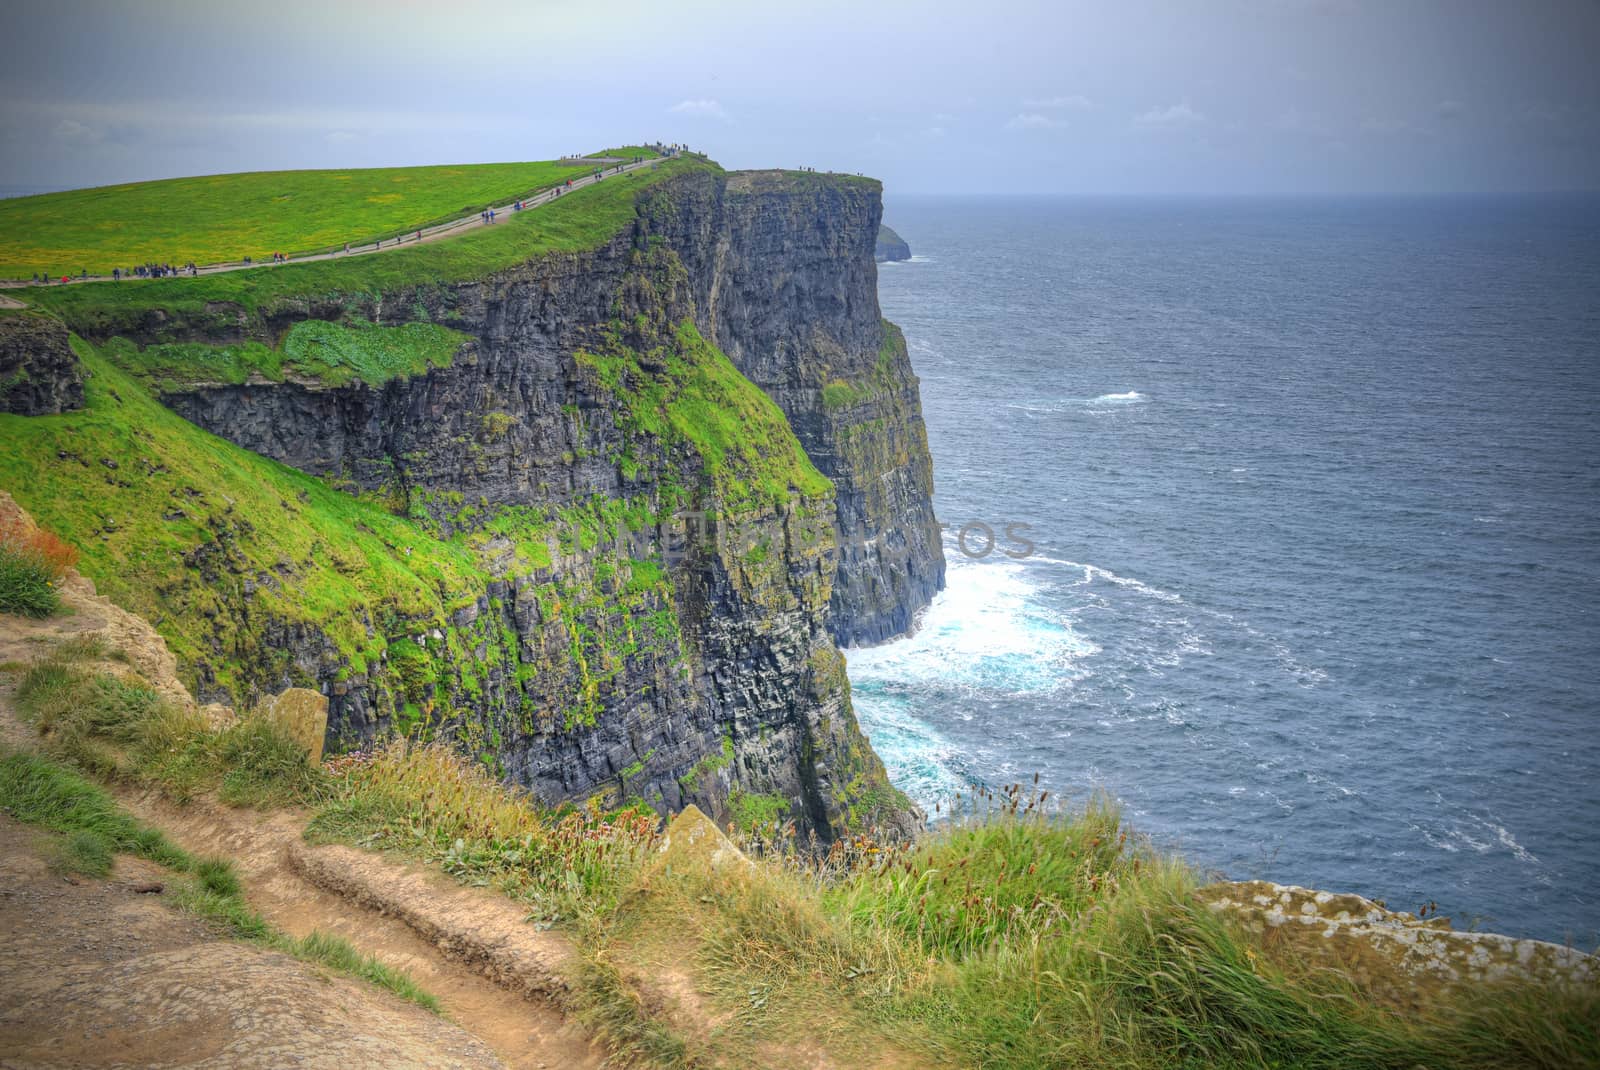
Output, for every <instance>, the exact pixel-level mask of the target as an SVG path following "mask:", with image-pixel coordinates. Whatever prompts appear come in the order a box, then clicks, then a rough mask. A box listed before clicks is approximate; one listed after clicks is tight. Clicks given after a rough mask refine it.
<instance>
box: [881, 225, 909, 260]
mask: <svg viewBox="0 0 1600 1070" xmlns="http://www.w3.org/2000/svg"><path fill="white" fill-rule="evenodd" d="M873 257H874V259H876V260H877V261H878V263H880V264H881V263H884V262H885V261H888V260H910V259H911V246H909V245H907V244H906V240H905V239H904V238H902V237H901V236H900V235H898V234H896V233H895V232H894V231H893V230H891V229H889V228H888V227H886V226H882V225H880V226H879V227H878V245H877V248H876V249H875V250H874V251H873Z"/></svg>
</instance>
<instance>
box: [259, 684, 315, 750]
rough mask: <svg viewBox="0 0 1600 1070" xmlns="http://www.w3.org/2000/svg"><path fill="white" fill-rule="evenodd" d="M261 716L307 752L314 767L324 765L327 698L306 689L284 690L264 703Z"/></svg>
mask: <svg viewBox="0 0 1600 1070" xmlns="http://www.w3.org/2000/svg"><path fill="white" fill-rule="evenodd" d="M259 712H260V713H261V715H262V716H264V717H266V718H267V719H268V720H270V721H272V722H273V723H274V724H276V725H277V726H278V727H279V728H281V729H283V731H284V732H285V733H286V734H287V735H288V736H289V738H290V739H292V740H294V741H295V742H296V743H298V744H299V745H300V746H301V747H302V748H304V750H305V752H306V757H307V758H308V759H310V761H311V764H312V765H316V764H317V763H318V762H320V761H322V745H323V740H324V739H325V738H326V737H327V734H328V699H327V697H326V696H325V695H323V694H322V693H321V692H318V691H312V690H311V689H310V688H305V687H290V688H285V689H284V691H283V693H282V694H280V695H275V696H273V697H272V698H269V699H267V701H265V702H263V703H262V704H261V708H260V710H259Z"/></svg>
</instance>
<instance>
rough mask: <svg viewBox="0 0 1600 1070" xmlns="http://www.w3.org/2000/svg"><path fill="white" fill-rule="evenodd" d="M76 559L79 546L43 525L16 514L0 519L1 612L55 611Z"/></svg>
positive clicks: (46, 613) (45, 613) (28, 614)
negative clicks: (62, 583)
mask: <svg viewBox="0 0 1600 1070" xmlns="http://www.w3.org/2000/svg"><path fill="white" fill-rule="evenodd" d="M77 561H78V551H77V550H75V549H74V548H73V547H72V546H70V545H68V544H67V543H65V542H63V541H61V540H60V539H59V538H57V537H56V536H55V535H52V534H51V533H50V532H48V531H46V530H44V529H43V528H36V527H30V526H28V525H25V524H23V523H22V521H21V520H20V519H17V518H13V519H11V520H9V521H0V613H16V614H18V615H20V616H24V617H48V616H50V615H51V614H52V613H55V612H56V611H57V610H59V609H60V608H61V595H60V593H59V591H58V588H59V587H60V584H61V580H62V577H64V576H65V575H66V572H67V569H69V568H71V567H72V566H73V565H74V564H76V563H77Z"/></svg>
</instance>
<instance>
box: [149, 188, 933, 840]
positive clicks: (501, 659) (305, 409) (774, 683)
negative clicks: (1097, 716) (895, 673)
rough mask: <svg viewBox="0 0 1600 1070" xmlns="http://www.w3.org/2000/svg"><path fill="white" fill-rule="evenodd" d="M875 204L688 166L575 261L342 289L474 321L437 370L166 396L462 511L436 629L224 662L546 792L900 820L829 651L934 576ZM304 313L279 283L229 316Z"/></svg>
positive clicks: (219, 557) (454, 322) (384, 492)
mask: <svg viewBox="0 0 1600 1070" xmlns="http://www.w3.org/2000/svg"><path fill="white" fill-rule="evenodd" d="M880 211H881V209H880V201H879V189H878V186H877V184H876V183H873V182H869V181H865V180H859V179H829V180H824V179H822V178H821V177H820V176H811V177H810V178H809V179H801V178H797V177H796V176H791V175H784V174H779V173H754V174H748V175H737V174H736V175H732V176H722V175H719V174H714V173H699V174H695V175H690V176H687V177H684V178H681V179H677V180H674V181H671V182H668V183H663V184H662V185H661V186H659V187H656V188H654V189H653V190H651V191H650V192H648V193H647V194H646V195H645V196H644V197H642V198H641V201H640V203H639V206H638V212H637V217H636V219H635V222H634V223H633V225H632V226H631V227H629V228H628V229H627V230H625V231H624V232H622V233H619V234H618V235H617V236H616V238H614V239H613V240H612V241H610V242H608V243H606V244H604V245H602V246H601V247H599V248H596V249H594V250H592V251H589V252H586V253H581V254H563V255H553V256H545V257H540V258H538V259H535V260H531V261H529V262H527V263H525V264H522V265H520V266H518V267H516V268H513V269H510V270H507V271H502V272H499V273H496V274H494V275H493V276H491V277H487V278H483V279H478V280H474V281H472V282H467V283H461V284H456V285H451V286H436V285H435V286H419V287H414V288H411V289H408V290H405V291H404V292H398V293H388V294H385V295H383V296H382V298H381V299H369V302H370V303H369V305H367V306H365V307H363V306H362V305H361V304H360V303H359V301H355V302H352V301H351V300H350V299H342V304H341V305H340V307H339V310H340V312H342V313H343V314H347V315H348V314H352V313H354V314H358V315H365V316H367V317H368V318H370V319H371V320H373V321H375V322H383V323H384V324H386V325H389V324H393V323H395V322H399V321H405V320H408V319H427V320H430V321H432V322H436V323H441V324H444V325H447V326H449V327H452V328H454V329H457V330H460V331H463V332H465V333H467V334H469V335H471V336H472V339H473V340H472V341H471V342H470V343H469V344H468V345H467V346H466V347H465V348H464V349H463V350H462V351H461V352H460V353H458V354H457V355H456V357H455V359H454V360H453V361H452V363H451V366H450V367H448V368H440V369H434V370H432V371H429V372H427V373H426V374H423V375H418V376H414V377H412V378H409V379H397V380H391V381H389V382H386V383H384V384H381V385H379V386H368V385H365V384H361V383H352V384H347V385H344V386H340V387H326V386H324V385H321V384H319V383H316V382H309V381H302V382H292V381H291V382H285V383H265V382H262V383H255V384H246V385H240V386H211V387H193V388H186V389H184V390H182V391H181V392H179V393H175V394H172V395H169V396H168V397H167V398H166V399H165V400H166V401H167V403H168V404H169V405H170V406H171V407H173V408H174V409H176V410H177V411H178V412H179V413H181V414H182V415H184V416H186V417H187V418H188V419H190V420H192V421H194V422H195V423H197V424H199V425H200V426H202V427H204V428H206V429H208V430H211V431H213V432H215V433H217V434H219V435H222V436H224V437H226V438H229V439H231V440H232V441H234V442H236V443H238V444H239V445H242V446H244V447H247V448H249V449H252V450H255V451H257V452H259V453H263V454H265V455H267V456H270V457H273V458H275V459H278V460H281V461H284V462H286V463H288V464H291V465H294V466H295V467H297V468H300V469H302V470H304V471H307V472H310V473H313V474H316V475H319V476H324V477H327V478H329V479H330V480H332V481H335V482H336V483H341V484H343V485H345V486H347V487H349V488H350V489H351V490H354V491H357V492H361V493H364V494H367V495H369V496H373V497H376V498H380V499H382V500H386V501H391V502H393V503H395V505H396V507H397V508H398V509H400V510H403V511H405V512H407V513H409V514H410V515H412V516H415V517H419V518H422V519H423V521H424V522H425V523H427V524H430V525H434V526H436V527H437V530H438V531H439V532H440V533H441V534H443V535H450V534H453V533H454V534H460V533H472V532H479V533H480V534H479V535H475V536H474V538H475V539H476V540H477V541H476V542H475V545H477V546H479V548H480V552H481V555H482V558H483V561H484V567H485V569H486V570H487V572H488V573H489V574H490V577H491V578H490V579H489V580H488V581H487V582H486V583H485V585H484V587H483V589H482V591H481V592H479V594H478V595H477V596H476V597H475V598H472V599H471V600H470V601H469V603H468V604H465V605H463V606H462V607H461V608H460V609H459V610H457V611H456V612H455V614H454V616H453V618H452V619H451V620H450V621H448V622H407V621H405V620H393V621H390V622H388V623H384V622H381V621H374V622H372V626H373V627H375V628H381V629H382V630H383V632H384V633H385V634H386V635H388V636H390V637H391V638H390V641H389V642H388V644H387V654H386V655H385V657H384V659H383V661H382V662H381V663H379V664H366V665H361V664H355V663H353V662H352V660H351V659H350V658H349V657H348V655H346V654H344V653H341V651H340V650H339V648H338V647H337V645H336V644H335V643H334V642H333V641H332V640H330V639H329V638H328V637H327V636H326V635H324V634H322V633H321V632H320V631H319V629H318V628H317V627H316V626H315V623H314V622H306V621H299V622H288V621H283V622H278V623H275V624H274V623H270V622H269V623H268V624H266V625H264V626H263V625H262V624H260V623H258V624H257V625H256V626H255V627H254V629H253V633H252V634H253V636H254V637H256V638H255V639H253V640H252V641H253V642H257V643H258V644H259V648H260V649H253V650H251V651H240V652H238V654H240V655H243V656H236V658H235V660H236V661H239V662H241V663H243V662H250V663H254V664H259V665H261V666H263V667H264V668H263V669H262V671H261V673H260V676H259V678H258V679H257V680H255V682H254V686H256V687H258V688H259V689H260V690H261V691H262V693H266V692H270V691H277V690H280V689H281V688H282V687H284V686H288V685H291V684H308V683H309V684H314V685H315V686H318V687H320V688H321V689H323V690H325V691H326V692H327V693H328V694H329V696H330V711H329V715H330V729H329V730H330V735H331V737H332V738H333V740H334V741H335V742H341V743H345V744H348V743H351V742H357V741H361V740H365V739H369V738H372V737H373V736H374V735H376V734H378V733H380V732H383V731H386V730H389V729H391V728H394V727H408V726H411V725H414V724H417V723H424V724H427V725H429V726H430V727H432V728H434V729H436V730H439V731H447V732H450V733H453V734H455V735H456V736H457V737H458V739H460V740H461V741H462V743H463V745H464V746H466V747H470V748H471V749H472V750H473V751H474V752H476V753H479V754H480V755H482V756H484V757H485V758H486V760H489V761H490V762H491V763H492V764H495V765H497V767H498V768H499V769H500V770H501V771H502V773H503V774H505V775H506V776H507V777H509V778H510V779H512V780H515V781H516V782H518V783H521V784H524V785H526V786H528V787H529V788H530V789H532V790H534V791H535V792H536V793H537V794H538V795H539V796H541V797H542V798H545V799H546V800H548V801H558V800H564V799H573V798H585V797H589V796H592V795H595V794H601V795H603V796H606V797H608V798H610V799H613V800H620V799H622V798H642V799H645V800H647V801H649V802H650V803H651V804H652V805H655V806H657V807H658V808H660V809H662V810H678V809H681V808H682V807H683V806H684V805H685V804H687V803H690V802H695V803H698V804H700V805H701V806H702V807H704V808H705V809H707V810H708V811H710V812H712V813H713V814H719V815H727V814H729V813H731V812H733V811H735V810H737V809H738V804H739V803H740V801H741V800H749V799H756V798H759V799H760V800H763V807H762V808H761V812H772V811H771V809H770V807H771V806H772V805H774V804H776V805H777V806H778V807H779V810H778V812H784V811H786V812H787V813H788V814H789V815H790V816H792V817H793V818H795V819H796V820H797V821H799V822H800V823H801V824H802V825H803V826H807V827H810V828H813V829H815V830H817V831H818V833H819V835H822V836H823V837H825V838H826V837H829V836H832V835H834V834H836V833H837V832H838V831H840V830H841V829H843V828H845V827H848V826H852V825H860V824H865V823H869V822H884V823H888V824H891V825H903V824H904V823H905V822H907V821H909V820H912V819H914V814H913V812H912V811H911V809H910V807H909V804H907V803H905V801H904V799H903V797H902V796H900V795H899V794H898V793H897V792H894V791H893V789H892V788H890V787H889V785H888V784H887V781H886V779H885V777H884V774H883V770H882V765H881V763H880V762H879V761H878V759H877V757H876V756H875V755H874V754H873V753H872V752H871V749H870V747H869V746H868V745H867V743H866V740H865V739H864V738H863V737H862V736H861V734H860V731H859V729H858V728H857V726H856V723H855V718H854V714H853V712H852V710H851V707H850V697H849V687H848V682H847V680H846V677H845V674H844V665H843V659H842V657H841V656H840V655H839V653H838V651H837V649H836V646H835V640H836V639H837V640H839V641H843V642H852V641H875V640H880V639H884V638H887V637H890V636H892V635H895V634H899V633H901V632H903V631H905V630H907V629H909V627H910V626H911V624H912V622H913V619H914V615H915V613H916V611H917V610H918V609H920V608H921V607H922V606H923V605H925V604H926V603H927V601H928V600H929V599H930V598H931V597H932V595H933V593H934V592H935V591H936V590H937V589H938V587H939V586H940V584H941V583H942V579H943V560H942V557H941V554H940V548H939V546H940V544H939V538H938V528H937V525H936V523H935V521H934V518H933V515H932V507H931V489H932V478H931V466H930V464H929V461H928V455H927V445H926V434H925V431H924V429H923V426H922V421H921V415H920V409H919V404H918V399H917V392H916V380H915V377H914V376H913V375H912V374H911V371H910V366H909V362H908V361H907V358H906V352H905V346H904V343H903V341H902V340H901V338H900V336H899V333H898V331H896V330H894V329H893V328H892V327H890V326H889V325H887V324H885V323H884V322H883V321H882V319H881V317H880V315H879V311H878V305H877V298H876V269H875V266H874V263H873V260H872V256H871V252H872V246H873V242H874V238H875V235H876V231H877V225H878V217H879V213H880ZM328 311H329V310H322V309H319V308H317V307H316V306H315V305H314V303H311V302H305V303H292V302H291V303H284V304H280V305H277V306H274V307H272V308H268V309H264V310H263V311H262V313H261V315H260V319H259V321H258V322H256V323H253V324H248V325H247V326H246V330H247V332H254V333H257V336H259V337H264V338H265V337H271V336H272V334H273V333H274V332H277V331H281V330H282V329H284V327H285V325H287V324H288V323H292V322H293V321H294V320H295V319H298V318H307V317H310V316H314V315H316V314H317V313H319V312H322V313H324V314H327V312H328ZM175 330H176V331H178V334H176V335H175V334H174V331H175ZM205 330H206V333H207V334H208V335H209V334H210V333H211V332H210V328H209V326H208V327H206V328H205ZM175 336H177V337H181V326H175V324H174V323H173V322H172V321H171V320H167V321H164V322H163V324H162V337H164V338H172V337H175ZM724 354H726V356H724ZM727 361H731V362H732V365H733V366H736V367H737V369H738V371H739V372H742V373H743V376H744V377H747V379H746V378H741V377H740V376H738V375H735V374H732V372H733V368H732V367H728V365H727V363H726V362H727ZM719 362H720V363H719ZM724 367H726V368H727V369H728V375H727V377H723V373H722V372H720V371H719V370H718V369H719V368H724ZM725 378H726V381H725ZM751 382H753V383H754V384H756V385H757V386H759V387H760V388H761V389H762V390H763V391H765V393H766V395H767V396H768V397H770V398H771V401H772V402H775V403H776V406H777V408H776V409H771V408H770V406H769V409H768V410H762V409H761V407H760V406H761V405H762V404H767V403H766V402H765V400H764V399H762V398H761V395H760V393H759V392H756V391H754V390H752V389H751V388H750V383H751ZM695 391H699V392H700V393H699V394H694V392H695ZM707 391H709V392H711V393H712V394H716V397H715V398H711V397H710V395H709V394H706V392H707ZM719 391H720V393H718V392H719ZM741 391H743V393H741ZM691 394H694V396H691ZM758 403H759V404H758ZM679 404H681V405H683V406H684V407H685V408H684V411H685V412H686V413H689V414H691V415H689V416H688V417H687V418H686V419H685V420H683V421H681V423H680V422H678V421H675V420H674V418H673V411H674V406H675V405H679ZM705 404H711V405H714V406H716V407H719V409H720V411H722V412H724V413H726V414H729V415H732V416H733V417H735V419H736V420H737V425H736V426H737V433H736V434H734V435H733V437H732V439H731V440H730V441H728V442H703V441H699V439H698V438H697V436H703V435H704V434H705V433H706V429H707V428H708V427H712V426H714V425H716V424H717V422H718V420H720V419H722V417H720V416H716V418H714V419H709V420H708V419H707V418H706V413H705V412H702V411H700V410H698V409H696V408H695V407H696V406H701V405H705ZM779 410H781V413H782V415H780V414H779ZM769 411H770V415H768V412H769ZM663 414H664V415H665V417H666V418H665V420H663V418H662V417H663ZM712 415H713V416H715V415H716V414H714V413H713V414H712ZM784 416H786V417H787V420H785V419H784V418H783V417H784ZM791 428H792V433H791V430H790V429H791ZM675 429H676V430H675ZM796 438H798V440H799V444H800V445H801V446H803V447H804V454H801V453H800V451H799V450H798V449H797V448H796V445H795V439H796ZM747 448H748V456H745V455H744V453H745V451H746V449H747ZM785 458H787V460H785ZM807 458H809V461H808V460H807ZM810 462H814V463H815V465H816V468H817V469H819V470H820V472H821V474H822V475H824V476H826V477H828V480H829V481H831V484H832V485H831V488H830V487H829V484H828V482H825V481H822V480H820V479H816V477H815V475H816V474H815V472H812V475H811V476H809V477H808V476H806V475H805V472H807V471H812V470H811V468H810ZM783 484H786V485H783ZM774 488H776V489H774ZM507 510H520V512H516V513H515V514H514V515H515V516H517V517H519V518H520V519H519V520H518V521H517V523H519V524H523V527H522V528H521V529H519V530H518V531H514V532H511V533H510V534H509V535H508V534H507V532H506V530H505V529H506V525H507V523H508V521H506V519H505V518H506V517H507V516H508V515H512V514H508V513H507V512H506V511H507ZM535 514H536V518H535V519H529V518H530V517H531V516H535ZM491 518H498V519H497V520H496V522H495V523H494V524H490V523H488V521H489V520H490V519H491ZM245 519H246V521H247V520H248V518H245ZM529 525H531V526H532V529H537V531H536V532H535V533H534V534H532V535H530V530H531V529H530V528H529ZM540 525H545V527H540ZM512 526H515V525H512ZM546 529H548V530H546ZM530 543H534V544H537V545H536V546H535V548H534V550H533V551H532V552H531V554H530V553H527V552H524V551H525V550H526V548H527V546H528V545H529V544H530ZM546 550H547V552H545V551H546ZM197 553H203V555H204V556H205V558H206V560H198V559H197V560H196V561H195V562H192V567H194V568H197V569H200V570H202V571H203V572H205V574H206V575H209V576H211V577H212V578H213V580H215V582H216V583H217V584H218V585H222V586H226V585H228V584H229V583H234V582H238V581H236V580H233V579H230V577H231V576H234V575H237V574H239V573H247V572H248V571H249V569H248V567H246V566H245V564H244V563H243V562H230V559H229V557H228V553H229V548H228V539H227V538H226V537H225V535H223V536H221V537H218V538H216V539H214V540H213V541H212V542H210V543H208V544H207V545H205V546H204V547H202V548H201V550H200V551H197ZM537 558H546V559H547V560H537ZM265 580H266V581H268V582H270V580H271V577H270V576H269V577H265ZM230 634H233V635H236V633H230ZM234 641H236V638H235V640H234ZM196 677H197V682H198V683H199V685H200V690H201V692H202V694H203V697H206V698H211V697H222V696H221V695H220V694H212V693H210V692H208V691H207V680H206V667H205V666H204V665H203V664H202V665H199V666H197V667H196ZM229 697H232V698H235V699H237V698H238V696H229Z"/></svg>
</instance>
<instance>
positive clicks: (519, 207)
mask: <svg viewBox="0 0 1600 1070" xmlns="http://www.w3.org/2000/svg"><path fill="white" fill-rule="evenodd" d="M648 147H649V148H651V149H654V150H655V151H656V152H658V153H660V154H661V155H662V156H664V157H665V156H677V155H678V154H680V153H683V152H687V151H688V146H687V145H683V144H679V143H670V144H669V143H666V142H656V143H654V144H652V145H649V146H648ZM579 158H580V157H569V159H572V160H576V159H579ZM646 159H647V157H645V156H644V155H643V154H638V155H634V156H632V157H630V158H628V160H627V161H626V162H624V163H618V164H615V165H613V166H611V167H609V168H596V169H595V170H594V172H593V174H592V177H593V179H594V180H595V181H597V182H598V181H599V180H601V179H603V178H605V177H606V176H607V175H614V174H621V173H623V171H624V169H625V168H626V167H629V166H632V165H634V164H641V163H644V162H645V161H646ZM629 177H632V176H631V175H630V176H629ZM572 188H573V180H572V179H570V178H569V179H567V180H566V181H565V182H564V183H562V184H560V185H557V186H553V187H551V189H550V190H549V195H550V197H551V198H552V199H553V198H555V197H558V196H560V195H561V194H563V193H567V192H570V191H571V190H572ZM535 203H536V202H534V201H530V200H526V199H523V200H517V201H515V202H513V204H512V206H511V209H512V211H515V212H522V211H526V210H527V209H529V208H531V207H533V206H534V204H535ZM479 218H480V219H481V220H482V222H483V223H485V224H490V223H494V222H496V221H497V219H498V213H497V212H496V210H495V209H493V208H485V209H484V210H483V211H482V212H480V213H479ZM414 240H415V241H418V242H420V241H422V240H423V237H422V231H421V230H418V231H417V232H416V237H415V239H414ZM404 241H405V238H404V236H397V237H395V238H393V239H392V242H393V244H395V245H399V244H402V243H403V242H404ZM372 247H373V248H374V249H382V248H383V241H382V240H381V239H380V240H375V241H373V243H372ZM354 251H355V250H352V248H351V246H350V243H349V242H345V243H344V252H345V253H346V254H347V255H348V254H350V253H352V252H354ZM271 255H272V263H274V264H287V263H288V262H289V257H288V256H287V255H286V254H284V253H273V254H271ZM240 263H242V264H243V265H245V266H254V265H255V259H254V258H253V257H250V256H246V257H244V258H243V260H242V261H240ZM199 274H200V269H199V268H198V267H197V266H196V265H195V263H194V262H193V261H190V262H189V263H187V264H184V265H182V266H178V265H174V264H168V263H155V262H151V263H146V264H140V265H137V266H136V267H131V268H121V267H117V268H112V269H111V275H110V277H111V279H112V280H113V281H119V282H120V281H121V280H123V279H165V278H176V277H178V276H181V275H188V276H197V275H199ZM90 277H91V276H90V275H89V272H88V270H87V269H80V271H79V273H78V274H77V275H71V274H66V275H62V276H61V277H60V281H61V282H64V283H65V282H73V281H80V282H82V281H88V280H89V278H90ZM100 277H102V278H103V277H104V276H100ZM28 281H29V282H31V283H32V284H33V285H35V286H48V285H51V284H52V283H54V282H56V281H57V279H56V276H55V275H53V274H52V273H50V272H42V273H39V272H36V273H35V274H34V275H33V276H32V277H31V278H30V279H29V280H28Z"/></svg>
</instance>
